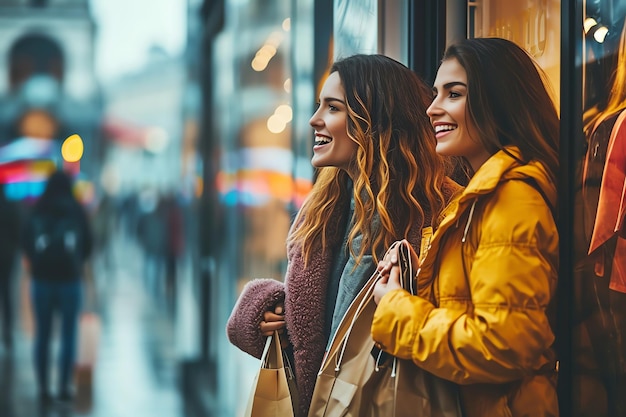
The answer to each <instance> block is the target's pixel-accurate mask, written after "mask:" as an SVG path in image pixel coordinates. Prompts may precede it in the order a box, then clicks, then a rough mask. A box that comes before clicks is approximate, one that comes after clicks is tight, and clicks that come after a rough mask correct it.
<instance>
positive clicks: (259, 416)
mask: <svg viewBox="0 0 626 417" xmlns="http://www.w3.org/2000/svg"><path fill="white" fill-rule="evenodd" d="M294 383H295V379H294V375H293V372H292V370H291V369H290V368H289V367H285V363H284V357H283V352H282V348H281V346H280V338H279V335H278V332H274V334H273V335H272V336H269V337H268V338H267V341H266V343H265V348H264V350H263V355H262V356H261V368H260V369H259V372H258V373H257V376H256V379H255V381H254V383H253V384H252V390H251V392H250V399H249V400H248V407H247V408H246V411H245V413H244V417H283V416H284V417H294V405H296V406H297V401H296V398H297V394H296V391H295V386H294ZM290 387H291V389H290ZM292 391H293V398H292Z"/></svg>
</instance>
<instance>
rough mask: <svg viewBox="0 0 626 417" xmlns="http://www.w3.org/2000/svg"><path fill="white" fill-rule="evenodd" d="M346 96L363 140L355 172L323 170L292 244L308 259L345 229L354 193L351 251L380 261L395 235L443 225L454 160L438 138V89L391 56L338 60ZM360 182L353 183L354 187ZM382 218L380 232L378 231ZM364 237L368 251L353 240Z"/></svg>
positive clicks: (351, 131)
mask: <svg viewBox="0 0 626 417" xmlns="http://www.w3.org/2000/svg"><path fill="white" fill-rule="evenodd" d="M333 72H337V73H338V75H339V77H340V79H341V83H342V85H343V87H344V90H345V94H346V97H345V99H346V106H347V110H348V121H347V134H348V136H349V137H350V138H351V139H352V140H353V141H354V142H355V143H356V144H357V152H356V155H355V156H354V159H353V161H352V164H353V166H351V167H350V172H353V173H356V174H354V178H350V177H349V175H348V173H347V172H346V171H344V170H341V169H339V168H334V167H324V168H321V169H319V171H318V176H317V179H316V182H315V185H314V186H313V189H312V191H311V193H310V195H309V196H308V197H307V200H306V201H305V203H304V205H303V207H302V209H301V210H300V212H299V215H298V217H297V218H296V219H295V227H294V228H293V230H292V233H291V235H290V237H289V240H290V242H291V243H297V244H300V245H301V248H302V253H303V256H304V259H305V262H307V261H308V260H310V259H311V254H312V253H313V252H314V251H317V250H324V249H325V248H326V247H327V245H328V238H329V234H330V233H332V231H334V230H341V231H343V230H344V229H343V228H342V227H341V225H342V223H341V222H344V224H345V221H346V220H347V218H346V217H345V212H344V211H343V210H345V209H346V208H347V207H348V206H349V204H350V200H351V199H352V198H353V199H354V213H353V217H352V219H351V222H350V225H351V228H350V229H349V232H348V247H349V248H350V252H351V253H352V254H353V255H355V256H357V259H358V260H360V259H361V258H362V257H363V255H365V254H369V253H371V254H372V256H373V257H374V260H375V261H378V260H379V257H380V256H382V253H384V251H385V250H386V248H387V247H388V246H389V245H390V244H391V243H392V242H394V241H395V240H398V239H401V238H404V237H406V236H409V231H410V230H416V228H417V230H421V228H422V227H423V226H425V225H436V220H437V216H438V215H439V213H440V212H441V211H442V210H443V208H444V207H445V204H446V198H445V197H444V193H443V190H442V187H443V186H444V182H445V180H446V174H447V172H448V171H447V168H448V167H447V165H446V162H445V161H444V159H442V157H440V156H439V155H437V153H436V152H435V146H436V141H435V137H434V132H433V129H432V126H431V125H430V121H429V119H428V117H427V116H426V108H427V107H428V105H429V104H430V101H431V99H432V94H431V91H430V88H428V86H426V84H425V83H424V82H423V81H422V79H421V78H420V77H419V76H418V75H417V74H415V73H414V72H413V71H411V70H410V69H409V68H407V67H406V66H404V65H403V64H401V63H399V62H397V61H395V60H393V59H391V58H389V57H386V56H383V55H354V56H351V57H348V58H345V59H343V60H340V61H337V62H335V63H334V64H333V66H332V67H331V70H330V73H333ZM351 185H352V187H351ZM375 218H378V219H379V220H380V230H374V228H373V226H372V225H373V223H374V220H375ZM359 234H361V235H362V242H361V245H360V252H359V253H355V251H354V250H353V242H354V239H355V237H356V236H357V235H359Z"/></svg>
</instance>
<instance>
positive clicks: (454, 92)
mask: <svg viewBox="0 0 626 417" xmlns="http://www.w3.org/2000/svg"><path fill="white" fill-rule="evenodd" d="M458 97H461V94H459V93H457V92H456V91H450V98H458Z"/></svg>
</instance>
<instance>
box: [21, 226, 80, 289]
mask: <svg viewBox="0 0 626 417" xmlns="http://www.w3.org/2000/svg"><path fill="white" fill-rule="evenodd" d="M82 235H83V232H82V228H81V224H80V222H79V220H78V218H77V217H76V216H75V215H72V214H65V215H63V216H48V215H46V216H37V217H36V218H34V219H33V234H32V239H33V242H32V248H33V259H32V263H33V268H34V269H35V270H36V271H39V272H40V273H41V274H42V275H45V276H47V277H51V278H75V275H76V274H78V273H79V271H80V268H81V265H82V263H83V250H82V248H83V236H82Z"/></svg>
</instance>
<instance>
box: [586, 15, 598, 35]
mask: <svg viewBox="0 0 626 417" xmlns="http://www.w3.org/2000/svg"><path fill="white" fill-rule="evenodd" d="M597 24H598V22H596V19H594V18H593V17H588V18H586V19H585V21H584V22H583V28H584V29H585V33H589V30H590V29H591V28H592V27H594V26H595V25H597Z"/></svg>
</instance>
